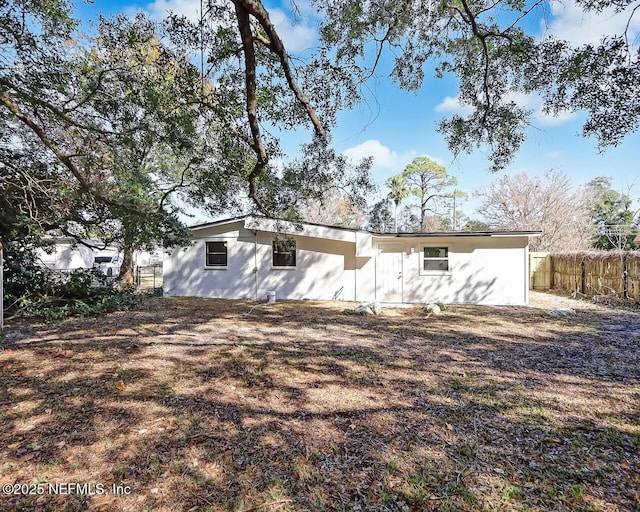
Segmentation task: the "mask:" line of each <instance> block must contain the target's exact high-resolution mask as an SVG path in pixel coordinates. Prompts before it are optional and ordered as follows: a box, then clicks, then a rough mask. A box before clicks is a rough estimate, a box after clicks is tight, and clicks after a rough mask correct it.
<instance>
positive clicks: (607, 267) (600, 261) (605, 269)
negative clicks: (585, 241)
mask: <svg viewBox="0 0 640 512" xmlns="http://www.w3.org/2000/svg"><path fill="white" fill-rule="evenodd" d="M548 257H549V258H550V260H551V262H550V263H551V269H552V270H551V287H552V288H559V289H562V290H566V291H569V292H578V293H581V294H584V295H588V296H603V295H604V296H611V297H617V298H620V299H632V300H634V301H635V302H638V303H640V251H591V252H576V253H552V254H550V255H549V256H548Z"/></svg>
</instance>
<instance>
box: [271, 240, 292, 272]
mask: <svg viewBox="0 0 640 512" xmlns="http://www.w3.org/2000/svg"><path fill="white" fill-rule="evenodd" d="M297 266H298V244H297V243H296V240H295V238H274V239H273V242H272V243H271V268H296V267H297Z"/></svg>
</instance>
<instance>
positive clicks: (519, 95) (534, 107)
mask: <svg viewBox="0 0 640 512" xmlns="http://www.w3.org/2000/svg"><path fill="white" fill-rule="evenodd" d="M505 101H507V102H508V101H513V102H514V103H515V104H516V105H518V106H519V107H522V108H525V109H527V110H531V111H532V114H531V117H532V118H533V120H534V122H537V124H538V125H540V126H560V125H562V124H565V123H568V122H569V121H571V120H573V119H575V118H576V117H577V114H576V113H575V112H568V111H562V112H558V113H557V114H547V113H545V112H544V111H543V108H542V98H541V97H540V96H539V95H537V94H525V93H523V92H516V93H512V94H509V95H508V96H507V97H506V98H505Z"/></svg>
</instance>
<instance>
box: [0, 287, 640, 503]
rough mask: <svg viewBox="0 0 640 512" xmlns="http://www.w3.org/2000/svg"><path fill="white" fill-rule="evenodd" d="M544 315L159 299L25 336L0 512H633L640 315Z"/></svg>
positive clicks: (6, 414) (18, 339)
mask: <svg viewBox="0 0 640 512" xmlns="http://www.w3.org/2000/svg"><path fill="white" fill-rule="evenodd" d="M533 301H534V305H535V304H540V306H539V307H535V306H534V307H503V308H498V307H453V308H449V309H448V310H446V311H445V312H444V313H443V314H442V315H440V316H431V317H430V318H426V314H425V312H424V310H422V309H420V308H413V309H395V310H392V309H386V310H384V311H383V315H382V316H379V317H361V316H354V315H352V314H348V313H346V312H345V308H346V307H348V306H349V304H346V303H319V302H308V303H307V302H305V303H282V302H280V303H277V304H274V305H267V304H264V303H262V304H257V303H253V302H245V301H221V300H205V299H159V298H156V299H150V300H149V301H148V302H146V303H145V304H144V305H143V306H141V307H140V309H139V310H137V311H128V312H122V313H114V314H110V315H107V316H105V317H103V318H97V319H80V320H77V319H76V320H70V321H66V322H62V323H51V324H41V325H29V324H27V323H23V324H14V325H13V326H10V328H9V331H8V334H7V336H6V337H5V339H4V340H2V341H0V483H1V484H2V491H1V492H2V493H4V494H0V509H2V510H25V511H31V510H48V511H77V510H118V511H120V510H131V511H136V512H137V511H152V510H153V511H190V510H203V511H204V510H206V511H234V512H235V511H245V512H247V511H250V510H251V511H261V512H272V511H303V510H312V511H320V510H339V511H352V510H360V511H421V510H443V511H454V510H468V511H483V510H487V511H488V510H496V511H498V510H500V511H501V510H518V511H539V510H554V511H562V510H566V511H576V510H581V511H638V510H640V355H639V354H640V351H639V346H640V320H639V317H638V315H637V314H634V313H632V312H625V311H621V310H615V309H604V308H602V307H597V306H592V305H589V304H585V303H581V302H577V301H571V300H569V299H565V301H568V302H566V303H565V302H564V301H562V300H560V299H557V298H554V297H550V296H543V295H536V296H535V297H534V299H533ZM558 301H559V302H561V304H560V305H561V307H575V308H577V310H578V311H577V314H576V315H575V316H566V317H558V318H554V317H550V316H549V315H548V314H547V311H548V309H549V308H551V307H553V306H554V305H556V303H557V302H558ZM16 484H24V485H16ZM114 486H115V487H114Z"/></svg>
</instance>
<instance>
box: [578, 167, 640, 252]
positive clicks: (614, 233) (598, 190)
mask: <svg viewBox="0 0 640 512" xmlns="http://www.w3.org/2000/svg"><path fill="white" fill-rule="evenodd" d="M586 190H587V202H588V205H589V214H590V216H591V221H592V223H593V225H594V226H595V228H596V230H597V233H596V236H595V237H594V239H593V246H594V247H596V248H598V249H632V248H633V247H634V246H633V239H634V237H635V236H636V234H637V232H638V221H639V220H640V219H637V218H636V213H637V212H634V211H633V210H632V209H631V203H632V201H631V197H630V196H629V195H628V194H624V193H622V192H618V191H617V190H614V189H613V188H612V187H611V178H608V177H603V176H600V177H597V178H594V179H592V180H591V181H590V182H589V183H587V185H586Z"/></svg>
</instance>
